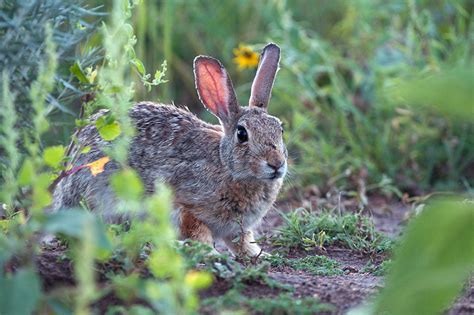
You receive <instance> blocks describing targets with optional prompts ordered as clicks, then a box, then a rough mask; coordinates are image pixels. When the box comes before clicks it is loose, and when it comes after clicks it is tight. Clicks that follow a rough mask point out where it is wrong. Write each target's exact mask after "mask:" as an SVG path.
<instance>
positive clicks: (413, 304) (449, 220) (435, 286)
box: [375, 199, 474, 315]
mask: <svg viewBox="0 0 474 315" xmlns="http://www.w3.org/2000/svg"><path fill="white" fill-rule="evenodd" d="M473 222H474V207H473V205H472V203H471V204H469V202H466V201H464V202H463V201H461V200H456V199H453V200H440V201H437V202H435V203H433V204H431V205H429V206H427V207H425V209H424V210H423V212H422V213H421V214H420V215H419V217H417V218H415V219H414V220H413V221H412V222H411V224H410V225H409V226H408V227H407V230H406V233H405V235H404V237H403V239H402V242H401V244H400V247H398V248H397V250H396V251H395V255H394V257H395V259H394V261H393V265H392V266H391V269H390V270H391V272H390V274H389V276H388V279H387V282H386V287H385V289H383V290H382V293H381V295H380V297H379V299H378V300H377V304H376V312H375V314H385V313H387V314H391V315H397V314H400V315H401V314H441V313H442V312H443V310H444V309H445V308H446V307H448V306H449V305H450V303H452V302H453V300H454V298H455V297H456V296H457V295H458V294H460V292H461V289H462V287H463V285H464V284H465V283H466V282H467V281H468V279H469V274H470V272H471V270H472V267H473V265H474V229H473V227H472V223H473Z"/></svg>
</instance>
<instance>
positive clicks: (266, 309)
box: [203, 290, 333, 315]
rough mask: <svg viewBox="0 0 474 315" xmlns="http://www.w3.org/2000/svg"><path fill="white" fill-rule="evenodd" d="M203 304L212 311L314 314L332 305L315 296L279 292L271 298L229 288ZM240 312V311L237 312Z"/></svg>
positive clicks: (328, 308)
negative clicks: (304, 296)
mask: <svg viewBox="0 0 474 315" xmlns="http://www.w3.org/2000/svg"><path fill="white" fill-rule="evenodd" d="M203 306H204V307H208V308H209V309H211V310H214V312H218V311H220V312H222V311H234V312H237V311H240V312H243V314H245V313H246V311H249V312H252V313H256V314H269V315H270V314H272V315H273V314H281V315H284V314H298V315H303V314H308V315H309V314H316V313H319V312H324V311H331V310H333V307H332V306H331V305H329V304H324V303H321V302H320V301H318V299H316V298H311V297H306V298H295V297H293V296H291V295H290V294H280V295H278V296H276V297H272V298H265V297H262V298H255V297H247V296H244V295H242V294H240V293H239V292H237V291H234V290H230V291H228V292H227V293H226V294H224V295H223V296H220V297H217V298H208V299H205V300H204V301H203ZM238 314H242V313H238Z"/></svg>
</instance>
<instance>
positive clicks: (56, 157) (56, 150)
mask: <svg viewBox="0 0 474 315" xmlns="http://www.w3.org/2000/svg"><path fill="white" fill-rule="evenodd" d="M64 151H65V148H64V147H63V146H62V145H58V146H52V147H48V148H46V149H45V150H44V152H43V161H44V163H45V164H46V165H48V166H50V167H53V168H54V167H58V166H59V163H61V161H62V159H63V157H64Z"/></svg>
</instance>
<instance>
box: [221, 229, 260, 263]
mask: <svg viewBox="0 0 474 315" xmlns="http://www.w3.org/2000/svg"><path fill="white" fill-rule="evenodd" d="M224 242H225V243H226V245H227V247H229V249H230V250H231V251H232V253H233V254H234V255H236V256H238V257H242V256H246V257H250V258H254V257H260V256H262V255H263V256H267V255H269V254H268V253H266V252H264V251H263V250H262V249H261V248H260V246H258V245H257V243H256V242H255V239H254V236H253V232H252V231H246V232H244V233H242V234H240V235H238V236H237V237H225V238H224Z"/></svg>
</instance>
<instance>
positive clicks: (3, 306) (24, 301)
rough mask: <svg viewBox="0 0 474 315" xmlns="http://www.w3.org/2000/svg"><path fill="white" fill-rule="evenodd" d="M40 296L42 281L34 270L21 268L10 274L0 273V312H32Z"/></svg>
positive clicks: (18, 314)
mask: <svg viewBox="0 0 474 315" xmlns="http://www.w3.org/2000/svg"><path fill="white" fill-rule="evenodd" d="M40 297H41V287H40V281H39V279H38V276H37V274H36V273H35V272H34V270H31V269H20V270H17V271H16V272H15V273H14V274H13V275H8V276H5V275H4V274H3V272H1V273H0V314H8V315H24V314H32V313H33V311H34V310H35V308H36V305H37V304H38V301H39V298H40Z"/></svg>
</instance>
